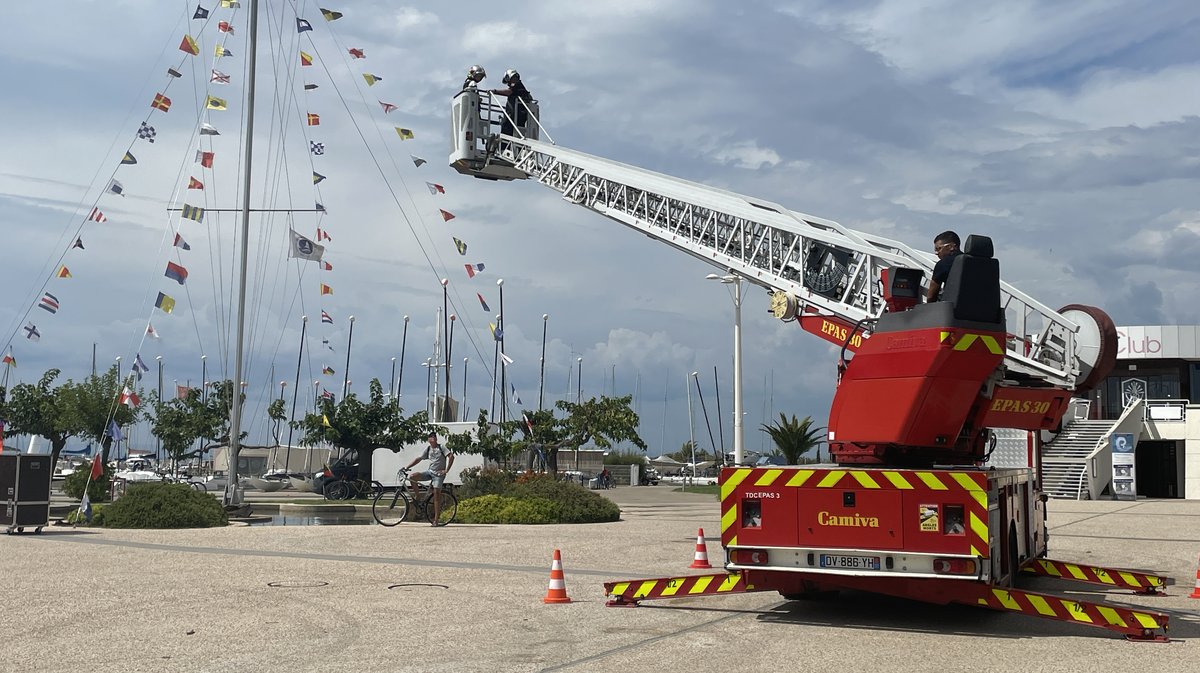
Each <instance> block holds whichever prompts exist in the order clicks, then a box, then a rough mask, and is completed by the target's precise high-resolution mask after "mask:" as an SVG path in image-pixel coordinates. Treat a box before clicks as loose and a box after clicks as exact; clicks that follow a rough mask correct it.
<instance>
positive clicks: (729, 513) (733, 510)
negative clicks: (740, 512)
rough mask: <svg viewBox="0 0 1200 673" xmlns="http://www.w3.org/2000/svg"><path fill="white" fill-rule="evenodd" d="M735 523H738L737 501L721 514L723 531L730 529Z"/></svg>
mask: <svg viewBox="0 0 1200 673" xmlns="http://www.w3.org/2000/svg"><path fill="white" fill-rule="evenodd" d="M735 523H737V503H734V505H733V506H732V507H730V508H729V509H727V510H725V512H724V513H723V514H721V532H722V533H724V532H725V531H727V530H729V527H730V526H732V525H733V524H735Z"/></svg>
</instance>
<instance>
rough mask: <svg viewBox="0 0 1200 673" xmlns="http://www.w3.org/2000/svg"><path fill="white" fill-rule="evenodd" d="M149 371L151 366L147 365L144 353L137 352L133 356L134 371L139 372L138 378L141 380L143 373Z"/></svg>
mask: <svg viewBox="0 0 1200 673" xmlns="http://www.w3.org/2000/svg"><path fill="white" fill-rule="evenodd" d="M148 371H150V368H149V367H147V366H146V363H145V362H144V361H143V360H142V354H141V353H135V354H134V356H133V373H135V374H137V379H138V380H139V381H141V380H142V374H145V373H146V372H148Z"/></svg>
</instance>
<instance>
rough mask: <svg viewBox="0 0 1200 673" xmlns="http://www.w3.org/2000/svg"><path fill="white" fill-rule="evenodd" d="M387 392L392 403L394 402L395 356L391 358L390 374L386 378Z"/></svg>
mask: <svg viewBox="0 0 1200 673" xmlns="http://www.w3.org/2000/svg"><path fill="white" fill-rule="evenodd" d="M388 393H389V394H390V395H391V397H392V404H396V358H392V376H391V378H389V379H388Z"/></svg>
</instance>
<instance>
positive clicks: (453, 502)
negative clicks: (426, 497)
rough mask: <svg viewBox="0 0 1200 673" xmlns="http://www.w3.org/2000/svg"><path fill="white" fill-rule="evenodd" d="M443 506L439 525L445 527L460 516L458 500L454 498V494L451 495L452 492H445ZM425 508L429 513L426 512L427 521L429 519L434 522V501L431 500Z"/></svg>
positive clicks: (442, 500) (438, 521) (439, 516)
mask: <svg viewBox="0 0 1200 673" xmlns="http://www.w3.org/2000/svg"><path fill="white" fill-rule="evenodd" d="M441 505H442V511H441V512H439V513H438V520H437V525H438V526H445V525H446V524H448V523H450V522H452V521H454V517H455V515H457V514H458V498H456V497H454V494H453V493H451V492H450V491H446V490H443V491H442V499H441ZM425 507H426V508H427V511H426V512H425V517H426V518H427V519H429V520H430V521H432V520H433V501H432V500H431V501H430V502H429V504H427V505H426V506H425Z"/></svg>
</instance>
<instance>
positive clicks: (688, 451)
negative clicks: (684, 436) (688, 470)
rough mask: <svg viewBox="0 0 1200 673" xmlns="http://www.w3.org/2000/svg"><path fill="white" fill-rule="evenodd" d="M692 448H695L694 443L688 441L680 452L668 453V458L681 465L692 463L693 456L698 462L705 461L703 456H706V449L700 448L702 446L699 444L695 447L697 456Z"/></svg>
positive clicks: (681, 447)
mask: <svg viewBox="0 0 1200 673" xmlns="http://www.w3.org/2000/svg"><path fill="white" fill-rule="evenodd" d="M692 448H693V447H692V441H691V440H688V441H686V442H684V443H683V445H682V446H680V447H679V450H678V451H676V452H675V453H668V454H667V456H668V457H670V458H674V459H675V460H678V461H679V462H681V463H690V462H692V456H693V455H695V456H696V461H697V462H699V461H701V460H704V458H703V456H704V455H705V453H704V449H702V448H700V445H698V444H697V445H696V446H695V449H696V452H695V454H693V453H692Z"/></svg>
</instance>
